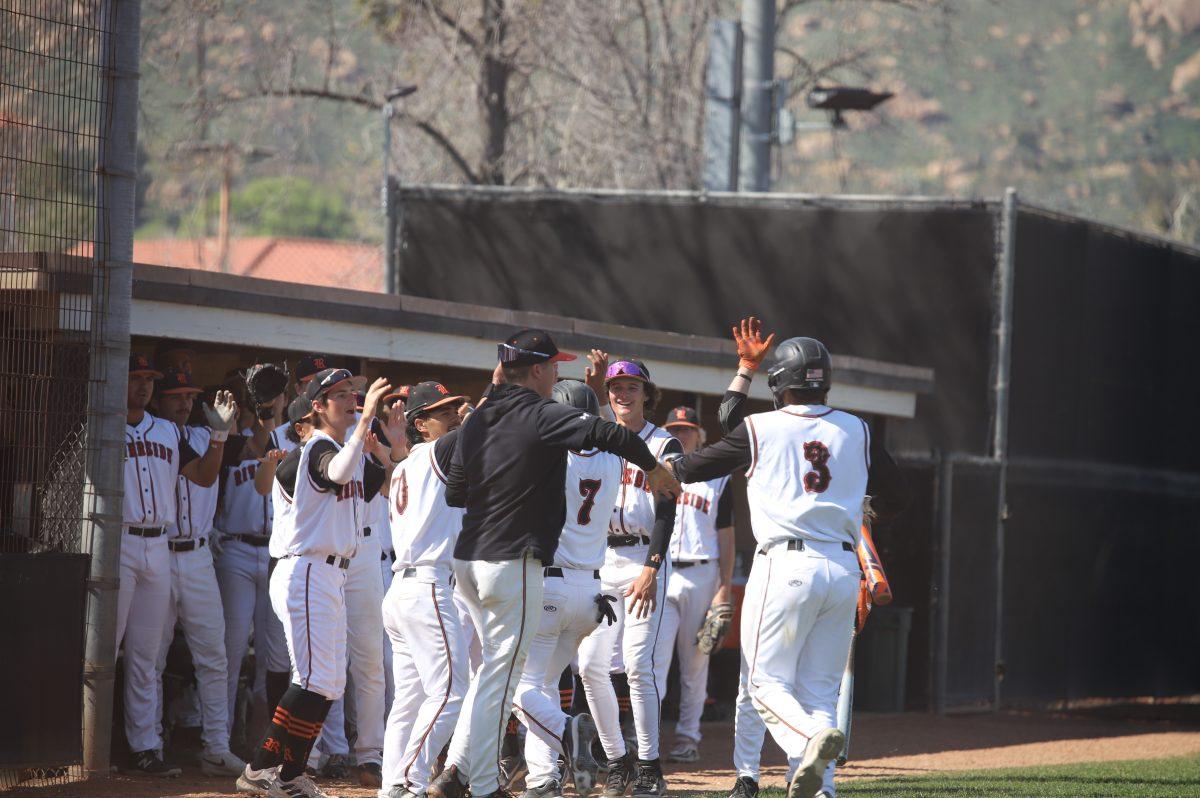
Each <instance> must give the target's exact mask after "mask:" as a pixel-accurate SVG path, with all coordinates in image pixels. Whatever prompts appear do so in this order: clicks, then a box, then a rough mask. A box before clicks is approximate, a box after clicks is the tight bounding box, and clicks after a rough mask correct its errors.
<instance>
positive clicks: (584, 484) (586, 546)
mask: <svg viewBox="0 0 1200 798" xmlns="http://www.w3.org/2000/svg"><path fill="white" fill-rule="evenodd" d="M624 468H625V463H624V461H622V460H621V458H620V457H617V456H616V455H615V454H609V453H608V452H602V451H600V450H599V449H592V450H591V451H590V452H568V453H567V518H566V522H565V523H564V524H563V531H562V536H561V537H560V538H559V539H558V550H557V551H555V553H554V564H555V565H557V566H559V567H560V568H581V569H592V570H595V569H597V568H600V567H601V566H603V565H604V555H605V554H606V552H607V551H608V542H607V538H608V527H607V524H606V523H605V522H606V520H607V519H608V518H609V517H611V516H612V511H613V508H614V507H616V503H617V494H618V492H619V491H620V489H621V475H622V473H623V471H624Z"/></svg>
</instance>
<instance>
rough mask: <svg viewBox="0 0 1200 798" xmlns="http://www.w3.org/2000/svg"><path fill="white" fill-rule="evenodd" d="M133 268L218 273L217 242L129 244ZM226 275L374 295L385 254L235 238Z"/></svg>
mask: <svg viewBox="0 0 1200 798" xmlns="http://www.w3.org/2000/svg"><path fill="white" fill-rule="evenodd" d="M133 260H134V262H135V263H148V264H153V265H156V266H174V267H176V268H180V269H203V270H204V271H210V272H215V271H220V270H221V267H220V260H219V257H218V250H217V239H216V238H156V239H146V240H141V241H136V240H135V241H134V242H133ZM229 273H230V274H238V275H243V276H246V277H260V278H263V279H266V280H281V281H283V282H291V283H305V284H308V285H325V286H332V287H335V288H350V289H355V290H359V291H378V290H380V285H381V283H382V282H383V253H382V251H381V248H380V247H379V246H377V245H374V244H363V243H359V242H356V241H335V240H332V239H325V238H267V237H261V238H234V239H232V240H231V241H230V242H229Z"/></svg>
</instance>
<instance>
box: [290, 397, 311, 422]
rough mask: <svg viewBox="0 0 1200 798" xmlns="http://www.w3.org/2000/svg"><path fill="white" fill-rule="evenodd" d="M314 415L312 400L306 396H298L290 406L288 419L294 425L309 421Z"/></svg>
mask: <svg viewBox="0 0 1200 798" xmlns="http://www.w3.org/2000/svg"><path fill="white" fill-rule="evenodd" d="M311 415H312V399H309V398H308V397H306V396H297V397H296V398H295V399H293V400H292V401H291V403H290V404H288V409H287V417H288V421H290V422H291V423H293V424H296V423H299V422H301V421H306V420H308V417H309V416H311Z"/></svg>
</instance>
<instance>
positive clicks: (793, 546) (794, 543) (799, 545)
mask: <svg viewBox="0 0 1200 798" xmlns="http://www.w3.org/2000/svg"><path fill="white" fill-rule="evenodd" d="M785 548H786V549H787V550H788V551H804V541H803V540H789V541H788V542H787V546H786V547H785ZM842 551H854V546H852V545H850V544H849V543H843V544H842Z"/></svg>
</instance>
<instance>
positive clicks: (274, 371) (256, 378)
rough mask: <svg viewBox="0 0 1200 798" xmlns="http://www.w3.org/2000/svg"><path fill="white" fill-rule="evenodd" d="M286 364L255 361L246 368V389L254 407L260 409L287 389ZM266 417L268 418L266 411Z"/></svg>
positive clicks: (288, 377) (288, 376) (287, 375)
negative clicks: (279, 364)
mask: <svg viewBox="0 0 1200 798" xmlns="http://www.w3.org/2000/svg"><path fill="white" fill-rule="evenodd" d="M290 378H291V375H289V374H288V371H287V366H286V365H285V366H278V365H276V364H274V363H256V364H254V365H253V366H251V367H250V368H249V369H247V370H246V391H247V392H248V393H249V394H250V401H251V402H253V403H254V406H255V408H259V409H262V408H263V407H264V405H269V404H271V403H272V402H274V401H275V397H277V396H279V394H281V393H283V392H284V391H285V390H287V385H288V380H289V379H290ZM267 418H270V414H269V413H268V415H267Z"/></svg>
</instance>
